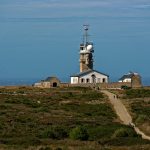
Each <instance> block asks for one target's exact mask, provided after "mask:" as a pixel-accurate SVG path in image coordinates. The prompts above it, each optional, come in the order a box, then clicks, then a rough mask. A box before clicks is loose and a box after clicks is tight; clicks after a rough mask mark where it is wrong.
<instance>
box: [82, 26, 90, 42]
mask: <svg viewBox="0 0 150 150" xmlns="http://www.w3.org/2000/svg"><path fill="white" fill-rule="evenodd" d="M83 27H84V31H85V33H84V36H83V37H84V38H83V39H84V40H83V43H84V44H85V45H86V44H87V43H88V36H89V35H88V30H89V25H87V24H85V25H83Z"/></svg>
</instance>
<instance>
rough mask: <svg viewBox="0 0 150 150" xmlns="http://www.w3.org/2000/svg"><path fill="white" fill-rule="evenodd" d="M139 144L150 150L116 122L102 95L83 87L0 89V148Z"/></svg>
mask: <svg viewBox="0 0 150 150" xmlns="http://www.w3.org/2000/svg"><path fill="white" fill-rule="evenodd" d="M137 144H138V145H139V147H140V146H141V147H145V149H146V148H147V147H148V146H150V142H149V141H146V140H142V139H141V137H140V136H139V135H136V133H135V132H134V130H133V129H132V128H131V127H129V126H125V125H122V124H120V123H119V122H118V120H117V116H116V114H115V113H114V112H113V109H112V108H111V105H110V104H109V102H108V100H107V97H105V96H104V95H103V94H102V93H100V92H96V91H93V90H91V89H90V88H81V87H76V88H54V89H38V88H32V87H16V88H0V148H1V149H37V150H39V149H40V150H49V149H57V150H59V149H64V150H65V149H66V150H67V149H75V150H76V149H82V150H84V149H86V150H88V149H91V150H92V149H93V150H96V149H113V147H115V149H117V148H119V147H126V148H129V147H136V145H137ZM144 145H145V146H144ZM116 147H117V148H116Z"/></svg>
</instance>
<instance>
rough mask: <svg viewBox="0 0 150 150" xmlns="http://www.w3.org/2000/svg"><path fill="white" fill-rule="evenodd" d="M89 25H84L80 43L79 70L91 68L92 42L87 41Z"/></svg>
mask: <svg viewBox="0 0 150 150" xmlns="http://www.w3.org/2000/svg"><path fill="white" fill-rule="evenodd" d="M88 30H89V25H84V35H83V42H82V43H81V44H80V72H84V71H87V70H93V53H94V49H93V43H92V42H90V41H89V38H88V37H89V35H88Z"/></svg>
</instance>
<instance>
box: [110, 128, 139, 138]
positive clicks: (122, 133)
mask: <svg viewBox="0 0 150 150" xmlns="http://www.w3.org/2000/svg"><path fill="white" fill-rule="evenodd" d="M136 136H137V134H136V133H135V131H134V130H133V129H132V128H120V129H117V130H116V131H115V132H114V134H113V136H112V137H113V138H120V137H136Z"/></svg>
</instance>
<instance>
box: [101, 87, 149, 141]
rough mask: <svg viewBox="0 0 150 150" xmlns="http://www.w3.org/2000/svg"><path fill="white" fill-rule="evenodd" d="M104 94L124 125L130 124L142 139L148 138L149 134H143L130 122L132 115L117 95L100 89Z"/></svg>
mask: <svg viewBox="0 0 150 150" xmlns="http://www.w3.org/2000/svg"><path fill="white" fill-rule="evenodd" d="M102 92H103V93H104V94H106V95H107V96H108V97H109V100H110V102H111V104H112V105H113V107H114V109H115V111H116V114H117V115H118V116H119V118H120V120H121V121H122V122H123V124H125V125H131V126H132V127H133V128H134V130H135V131H136V133H137V134H140V135H141V136H142V138H143V139H147V140H150V136H147V135H145V133H143V132H142V131H141V130H140V129H139V128H138V127H136V126H135V124H134V123H133V122H132V117H131V115H130V114H129V112H128V111H127V109H126V107H125V106H124V104H123V103H122V102H121V100H120V99H119V98H117V96H116V95H115V94H113V93H111V92H109V91H107V90H102Z"/></svg>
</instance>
